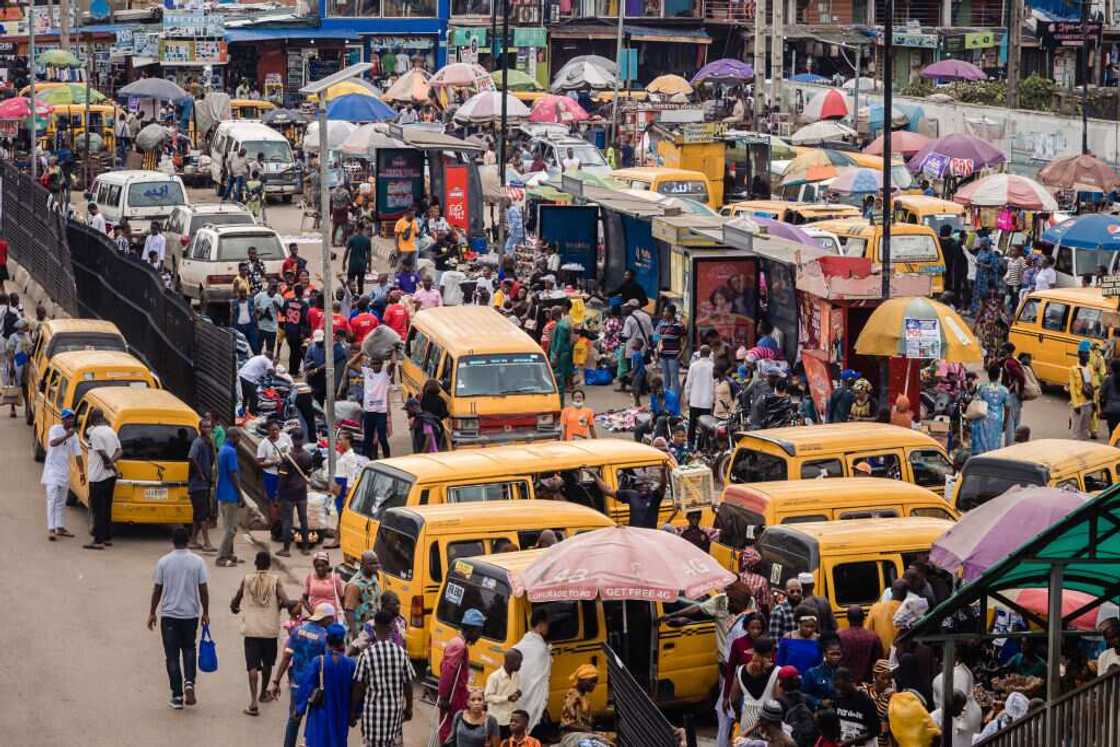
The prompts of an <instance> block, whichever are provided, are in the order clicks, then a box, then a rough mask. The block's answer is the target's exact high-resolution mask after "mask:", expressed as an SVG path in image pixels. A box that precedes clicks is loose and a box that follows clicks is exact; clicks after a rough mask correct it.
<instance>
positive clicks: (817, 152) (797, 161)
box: [782, 148, 855, 187]
mask: <svg viewBox="0 0 1120 747" xmlns="http://www.w3.org/2000/svg"><path fill="white" fill-rule="evenodd" d="M854 163H855V159H854V158H852V157H851V155H850V154H848V153H846V152H845V151H842V150H834V149H832V148H816V149H814V150H811V151H808V152H806V153H802V154H801V155H799V156H797V157H796V158H794V159H793V160H792V161H790V162H789V165H788V166H786V170H785V171H783V172H782V186H783V187H788V186H790V185H794V184H805V183H806V182H819V181H821V180H822V179H831V178H832V177H834V176H836V173H837V170H838V169H837V167H839V166H851V165H852V164H854Z"/></svg>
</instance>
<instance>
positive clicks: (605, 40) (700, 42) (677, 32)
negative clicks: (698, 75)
mask: <svg viewBox="0 0 1120 747" xmlns="http://www.w3.org/2000/svg"><path fill="white" fill-rule="evenodd" d="M648 22H649V21H648V20H647V23H648ZM548 33H549V49H550V50H551V68H552V71H551V72H552V74H555V73H556V72H557V71H558V70H559V69H560V68H561V67H563V66H564V64H565V63H567V62H568V61H569V60H571V59H572V58H573V57H577V56H579V55H585V54H598V55H603V56H605V57H607V58H608V59H612V60H613V59H614V58H615V56H616V53H617V52H616V49H615V47H616V45H617V39H618V31H617V24H616V23H615V22H614V21H609V20H597V19H586V18H584V19H580V20H578V21H570V22H566V23H557V24H553V25H552V26H550V27H549V30H548ZM623 43H624V44H625V46H626V48H628V49H636V50H638V73H639V80H637V81H635V85H644V84H646V83H648V82H649V81H651V80H653V79H654V78H656V77H657V76H659V75H664V74H667V73H675V74H677V75H683V76H684V77H686V78H689V77H691V76H692V75H693V73H695V72H696V71H697V70H699V69H700V68H701V67H703V65H704V63H705V62H706V61H707V58H708V47H709V46H710V45H711V43H712V37H711V36H710V35H709V34H708V32H706V31H704V30H703V29H701V28H691V27H688V26H681V25H672V26H669V25H665V26H653V25H645V24H643V25H637V24H632V23H625V24H624V25H623Z"/></svg>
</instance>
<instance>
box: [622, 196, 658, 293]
mask: <svg viewBox="0 0 1120 747" xmlns="http://www.w3.org/2000/svg"><path fill="white" fill-rule="evenodd" d="M622 232H623V234H624V235H625V236H626V267H627V269H630V270H633V271H634V275H635V279H636V280H637V281H638V285H640V286H642V290H644V291H645V292H646V295H647V296H649V298H650V299H651V300H652V299H655V298H657V295H658V293H659V292H660V290H661V282H660V280H661V278H660V274H659V273H660V269H659V266H658V252H657V245H656V244H655V243H654V241H653V224H652V223H650V222H649V221H648V220H642V219H641V218H635V217H633V216H631V215H623V216H622Z"/></svg>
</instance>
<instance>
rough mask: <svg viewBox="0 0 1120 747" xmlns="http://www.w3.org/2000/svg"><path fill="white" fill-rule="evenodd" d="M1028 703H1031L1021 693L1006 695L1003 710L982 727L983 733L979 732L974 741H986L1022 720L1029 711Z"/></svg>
mask: <svg viewBox="0 0 1120 747" xmlns="http://www.w3.org/2000/svg"><path fill="white" fill-rule="evenodd" d="M1030 703H1031V702H1030V701H1029V700H1027V696H1026V695H1023V694H1022V693H1011V694H1010V695H1008V696H1007V701H1006V702H1005V703H1004V704H1003V710H1002V711H1001V712H1000V714H999V715H998V716H996V717H995V718H993V719H992V720H991V721H989V722H988V725H987V726H985V727H984V731H982V732H980V734H979V736H977V737H976V741H977V742H979V741H982V740H984V739H987V738H988V737H990V736H992V735H993V734H995V733H996V732H998V731H1002V730H1003V729H1006V728H1007V727H1009V726H1011V724H1013V723H1015V722H1016V721H1018V720H1019V719H1021V718H1023V716H1026V715H1027V711H1028V710H1030Z"/></svg>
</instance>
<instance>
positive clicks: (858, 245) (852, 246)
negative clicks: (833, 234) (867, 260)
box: [840, 236, 867, 257]
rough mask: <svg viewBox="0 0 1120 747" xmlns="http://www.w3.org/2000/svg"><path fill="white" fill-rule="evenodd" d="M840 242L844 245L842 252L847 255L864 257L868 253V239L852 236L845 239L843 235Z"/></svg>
mask: <svg viewBox="0 0 1120 747" xmlns="http://www.w3.org/2000/svg"><path fill="white" fill-rule="evenodd" d="M840 243H841V244H842V245H843V247H844V249H843V252H842V253H843V255H844V256H845V257H862V256H864V255H866V254H867V239H857V238H850V239H848V240H847V241H845V240H844V237H843V236H841V237H840Z"/></svg>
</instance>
